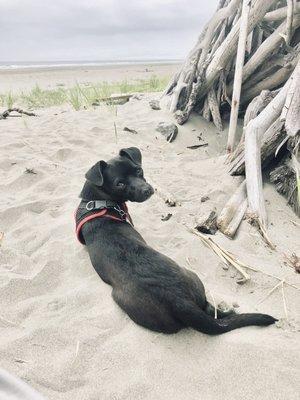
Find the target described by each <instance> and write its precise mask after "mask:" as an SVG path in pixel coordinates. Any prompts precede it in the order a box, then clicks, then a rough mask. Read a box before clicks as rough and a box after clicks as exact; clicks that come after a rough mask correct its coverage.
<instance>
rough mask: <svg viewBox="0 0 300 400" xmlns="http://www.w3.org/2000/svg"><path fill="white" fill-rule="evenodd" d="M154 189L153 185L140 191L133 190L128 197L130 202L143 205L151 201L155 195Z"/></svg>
mask: <svg viewBox="0 0 300 400" xmlns="http://www.w3.org/2000/svg"><path fill="white" fill-rule="evenodd" d="M153 193H154V189H153V187H152V186H151V185H147V186H145V187H143V188H141V189H139V190H132V191H130V193H129V195H128V200H130V201H133V202H136V203H143V202H144V201H146V200H148V199H150V197H151V196H152V195H153Z"/></svg>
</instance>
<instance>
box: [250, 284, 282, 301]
mask: <svg viewBox="0 0 300 400" xmlns="http://www.w3.org/2000/svg"><path fill="white" fill-rule="evenodd" d="M283 282H284V280H282V281H280V282H279V283H277V284H276V285H275V286H274V287H273V288H272V289H271V290H269V291H268V293H267V294H266V295H265V297H263V298H262V299H261V300H260V301H259V302H258V303H257V304H256V306H255V307H257V306H258V305H259V304H261V303H263V302H264V301H266V300H267V298H268V297H269V296H271V294H272V293H273V292H275V290H276V289H277V288H278V287H279V286H281V285H282V283H283Z"/></svg>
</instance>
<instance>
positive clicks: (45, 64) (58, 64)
mask: <svg viewBox="0 0 300 400" xmlns="http://www.w3.org/2000/svg"><path fill="white" fill-rule="evenodd" d="M181 61H182V60H175V59H173V60H151V59H149V60H102V61H29V62H28V61H17V62H16V61H0V70H18V69H36V68H40V69H43V68H44V69H49V68H50V69H52V68H53V69H60V68H76V67H78V68H80V67H103V66H113V65H116V66H118V65H136V64H141V65H142V64H173V63H174V64H177V63H179V62H181Z"/></svg>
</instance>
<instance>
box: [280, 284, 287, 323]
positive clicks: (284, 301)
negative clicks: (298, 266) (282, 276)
mask: <svg viewBox="0 0 300 400" xmlns="http://www.w3.org/2000/svg"><path fill="white" fill-rule="evenodd" d="M281 294H282V301H283V308H284V313H285V317H286V319H288V312H287V306H286V298H285V293H284V281H282V282H281Z"/></svg>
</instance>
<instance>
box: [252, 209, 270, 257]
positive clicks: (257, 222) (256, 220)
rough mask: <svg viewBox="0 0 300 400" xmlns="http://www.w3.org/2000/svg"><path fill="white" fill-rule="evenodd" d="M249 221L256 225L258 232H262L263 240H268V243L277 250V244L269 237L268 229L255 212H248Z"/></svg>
mask: <svg viewBox="0 0 300 400" xmlns="http://www.w3.org/2000/svg"><path fill="white" fill-rule="evenodd" d="M248 221H249V223H250V224H251V225H253V226H256V228H257V229H258V232H259V233H260V234H261V236H262V238H263V240H264V241H265V242H266V244H267V245H268V246H269V247H270V248H271V249H272V250H276V246H275V244H273V243H272V242H271V239H270V238H269V236H268V234H267V231H266V229H265V228H264V227H263V224H262V223H261V221H260V219H259V218H257V217H256V216H255V215H253V214H248Z"/></svg>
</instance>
